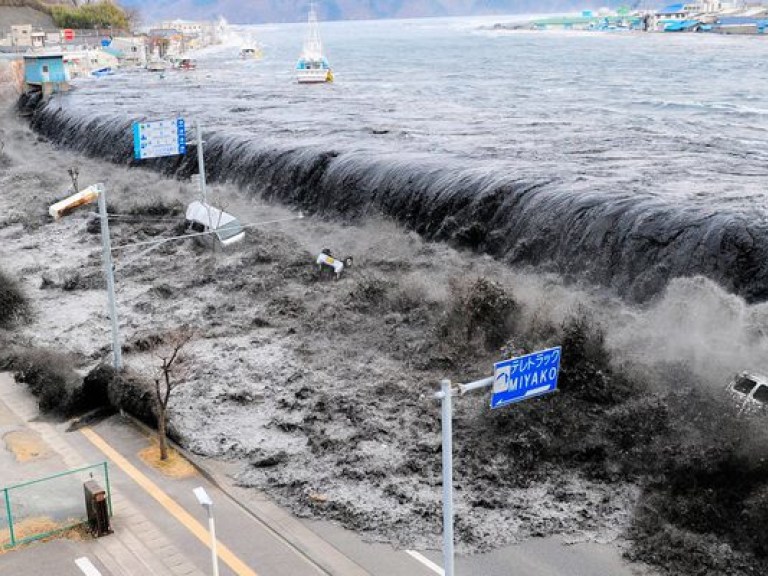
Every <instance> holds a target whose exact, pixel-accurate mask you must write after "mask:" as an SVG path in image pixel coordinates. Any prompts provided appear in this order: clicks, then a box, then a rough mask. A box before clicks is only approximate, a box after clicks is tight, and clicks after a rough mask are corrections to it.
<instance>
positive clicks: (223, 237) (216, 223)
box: [185, 201, 245, 246]
mask: <svg viewBox="0 0 768 576" xmlns="http://www.w3.org/2000/svg"><path fill="white" fill-rule="evenodd" d="M185 218H186V222H185V229H186V231H187V232H190V233H192V234H199V235H200V236H199V238H200V239H201V240H203V241H205V240H206V239H209V238H211V237H213V236H216V238H218V239H219V242H221V244H222V246H229V245H230V244H234V243H235V242H239V241H240V240H242V239H243V238H245V231H244V230H243V226H242V224H240V222H239V221H238V220H237V218H235V217H234V216H232V214H229V213H227V212H224V211H223V210H219V209H218V208H214V207H213V206H211V205H210V204H206V203H204V202H197V201H196V202H192V203H191V204H190V205H189V206H187V212H186V215H185Z"/></svg>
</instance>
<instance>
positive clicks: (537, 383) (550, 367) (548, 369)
mask: <svg viewBox="0 0 768 576" xmlns="http://www.w3.org/2000/svg"><path fill="white" fill-rule="evenodd" d="M561 355H562V349H561V348H560V346H556V347H554V348H548V349H546V350H541V351H539V352H533V353H532V354H526V355H525V356H518V357H517V358H510V359H509V360H504V361H502V362H497V363H496V364H494V365H493V376H491V377H489V378H483V379H482V380H476V381H475V382H470V383H468V384H459V386H458V388H459V393H460V394H461V395H462V396H463V395H464V394H466V393H467V392H471V391H473V390H479V389H480V388H488V387H490V386H493V391H492V394H491V408H492V409H493V408H500V407H501V406H506V405H508V404H513V403H515V402H520V401H522V400H528V399H529V398H535V397H537V396H541V395H543V394H547V393H549V392H554V391H555V390H557V377H558V375H559V372H560V357H561ZM455 394H456V391H455V390H454V389H453V387H452V386H451V382H450V380H443V381H442V382H440V391H439V392H436V393H435V398H436V399H438V400H440V402H441V420H442V442H443V570H444V572H445V576H454V571H453V556H454V554H453V422H452V421H453V396H454V395H455Z"/></svg>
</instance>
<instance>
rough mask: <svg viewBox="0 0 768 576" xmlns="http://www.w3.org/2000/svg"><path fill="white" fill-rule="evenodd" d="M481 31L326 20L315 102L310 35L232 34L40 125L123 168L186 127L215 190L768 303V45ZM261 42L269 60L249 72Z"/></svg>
mask: <svg viewBox="0 0 768 576" xmlns="http://www.w3.org/2000/svg"><path fill="white" fill-rule="evenodd" d="M479 23H480V22H479V21H469V20H460V19H450V20H426V21H407V22H347V23H328V24H325V25H324V26H323V33H324V36H325V39H326V46H327V50H328V55H329V57H330V58H331V62H332V63H333V64H334V66H335V69H336V70H335V71H336V78H337V82H336V83H335V84H333V85H328V86H312V87H307V86H298V85H297V84H295V83H294V82H293V80H292V75H291V71H292V67H293V61H294V57H295V55H296V54H297V52H298V49H299V46H300V44H301V36H302V33H303V30H302V28H301V27H300V26H295V25H280V26H266V27H255V28H250V29H240V30H238V31H236V32H234V33H233V34H235V35H234V36H232V37H231V38H230V39H229V44H227V45H224V46H222V47H219V48H217V49H210V50H207V51H206V52H205V53H204V54H201V55H200V61H199V64H200V68H199V69H198V70H197V71H196V72H193V73H173V72H172V73H168V74H167V75H165V76H164V77H162V78H161V77H160V76H157V75H149V74H145V73H138V72H137V73H122V74H120V75H116V76H114V77H109V78H105V79H102V80H100V81H99V82H84V83H82V84H80V85H78V87H77V90H75V91H73V92H72V93H71V94H69V95H67V96H64V97H61V98H57V99H55V100H54V101H52V102H51V103H50V104H49V105H48V106H46V107H45V108H44V109H43V110H41V111H40V112H39V114H38V116H37V118H36V119H35V120H34V125H35V127H36V129H38V130H39V131H41V132H42V133H44V134H46V135H47V136H49V137H50V138H52V139H54V140H55V141H57V142H61V143H64V144H66V145H68V146H71V147H74V148H75V149H78V150H82V151H86V152H88V153H91V154H96V155H100V156H102V157H106V158H109V159H111V160H114V161H118V162H121V163H125V162H128V161H129V158H130V149H131V144H130V134H129V130H128V126H129V124H130V122H131V121H132V120H136V119H141V118H155V117H164V116H169V115H174V114H181V115H184V116H186V117H187V118H190V119H191V118H196V119H200V120H201V121H202V122H203V123H204V124H205V125H206V127H207V129H208V130H209V132H210V136H209V145H210V155H211V158H210V159H209V162H208V165H209V168H210V172H211V177H212V178H216V179H220V180H233V181H235V182H237V183H238V185H240V186H241V187H244V188H248V189H250V190H253V191H257V192H262V193H266V194H267V195H269V196H270V197H274V198H278V199H280V200H282V201H284V202H288V203H293V204H296V205H300V206H302V207H303V208H305V209H309V210H312V211H317V212H322V213H327V214H335V215H342V216H346V217H355V216H359V215H361V214H366V213H369V212H371V211H381V212H384V213H385V214H387V215H389V216H391V217H393V218H395V219H396V220H398V221H400V222H402V223H404V224H406V225H408V226H409V227H411V228H413V229H415V230H417V231H418V232H420V233H422V234H423V235H424V236H426V237H427V238H431V239H438V240H450V241H452V242H455V243H456V244H459V245H463V246H469V247H472V248H474V249H477V250H479V251H481V252H487V253H489V254H492V255H494V256H497V257H499V258H502V259H504V260H505V261H507V262H510V263H520V264H523V263H525V264H533V265H536V266H537V267H545V268H546V269H548V270H550V271H555V272H558V273H560V274H563V275H568V276H573V277H578V278H584V279H587V280H588V281H590V282H593V283H596V284H601V285H604V286H610V287H611V288H612V289H614V290H615V291H618V292H619V293H620V294H622V295H623V296H626V297H629V298H632V299H637V300H646V299H648V298H651V297H653V296H655V295H657V294H659V293H660V292H661V291H662V290H663V288H664V287H665V286H666V285H667V283H668V282H669V281H670V280H671V279H673V278H675V277H679V276H690V275H694V274H702V275H705V276H708V277H710V278H712V279H713V280H715V281H716V282H718V283H719V284H720V285H722V286H723V287H725V288H726V289H727V290H729V291H731V292H734V293H737V294H740V295H743V296H744V297H746V298H748V299H750V300H753V301H761V300H764V299H765V298H766V297H768V277H767V276H766V266H765V262H766V261H768V259H767V258H766V256H768V221H767V220H766V211H765V205H766V202H765V200H766V198H765V186H764V184H765V180H766V176H768V172H766V160H768V158H767V157H766V152H765V150H766V136H765V134H766V133H767V132H766V126H767V125H768V97H767V96H766V94H768V90H766V88H768V80H767V79H768V74H766V66H768V65H767V64H766V62H768V58H766V56H768V44H766V43H764V42H760V41H759V39H752V38H724V37H719V36H717V35H679V36H673V35H661V34H658V35H635V34H532V33H502V32H491V31H483V30H479V29H478V25H479ZM236 34H239V36H237V35H236ZM251 35H255V36H256V37H257V38H258V40H259V41H261V42H262V43H264V44H265V54H266V55H265V58H264V60H263V61H258V62H254V61H247V62H243V61H240V60H239V59H238V58H237V51H238V48H239V45H240V42H241V38H243V37H248V36H251ZM158 167H160V168H162V169H163V170H166V171H169V172H176V173H178V174H179V175H181V176H186V175H189V174H190V173H192V172H194V171H195V170H196V161H195V159H194V155H190V157H189V158H188V160H187V161H183V162H165V163H160V164H159V165H158Z"/></svg>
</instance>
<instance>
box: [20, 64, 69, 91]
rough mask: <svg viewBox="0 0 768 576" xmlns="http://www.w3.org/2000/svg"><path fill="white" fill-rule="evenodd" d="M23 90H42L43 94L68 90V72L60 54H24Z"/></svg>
mask: <svg viewBox="0 0 768 576" xmlns="http://www.w3.org/2000/svg"><path fill="white" fill-rule="evenodd" d="M24 90H26V91H38V90H39V91H42V93H43V95H44V96H49V95H50V94H53V93H54V92H63V91H66V90H69V73H68V72H67V68H66V66H65V65H64V56H63V55H61V54H34V55H25V56H24Z"/></svg>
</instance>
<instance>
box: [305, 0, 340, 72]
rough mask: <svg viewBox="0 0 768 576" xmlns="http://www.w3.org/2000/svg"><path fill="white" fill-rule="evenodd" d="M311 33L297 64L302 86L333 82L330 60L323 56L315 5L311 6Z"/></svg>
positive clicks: (309, 20) (309, 32) (308, 34)
mask: <svg viewBox="0 0 768 576" xmlns="http://www.w3.org/2000/svg"><path fill="white" fill-rule="evenodd" d="M308 24H309V31H308V33H307V38H306V39H305V40H304V48H303V50H302V51H301V56H300V57H299V61H298V62H296V79H297V80H298V81H299V83H300V84H318V83H322V82H333V71H332V70H331V65H330V64H329V63H328V59H327V58H326V57H325V56H324V55H323V43H322V41H321V40H320V28H319V26H318V24H317V13H316V12H315V5H314V4H310V6H309V17H308Z"/></svg>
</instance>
